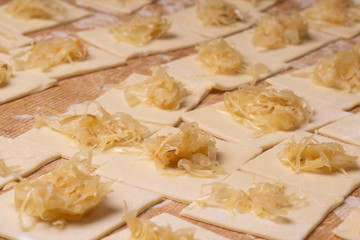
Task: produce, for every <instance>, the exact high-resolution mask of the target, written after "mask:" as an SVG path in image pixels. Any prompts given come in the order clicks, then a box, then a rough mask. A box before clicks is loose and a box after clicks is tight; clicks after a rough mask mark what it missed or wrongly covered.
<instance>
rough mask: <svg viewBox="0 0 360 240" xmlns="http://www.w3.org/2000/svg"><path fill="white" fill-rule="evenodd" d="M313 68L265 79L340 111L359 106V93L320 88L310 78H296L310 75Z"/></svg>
mask: <svg viewBox="0 0 360 240" xmlns="http://www.w3.org/2000/svg"><path fill="white" fill-rule="evenodd" d="M313 69H314V67H313V66H312V67H308V68H305V69H301V70H297V71H293V72H290V73H286V74H282V75H279V76H276V77H272V78H269V79H266V81H267V82H269V83H271V84H277V85H282V86H284V87H286V88H289V89H292V90H293V91H296V92H301V94H302V95H304V96H306V98H314V99H316V100H317V101H320V102H322V103H324V104H327V105H331V106H333V107H336V108H340V109H342V110H349V109H352V108H353V107H355V106H356V105H359V104H360V92H357V93H347V92H343V91H340V90H338V89H335V88H329V87H325V86H320V85H317V84H315V83H313V82H312V79H311V76H309V77H298V75H299V74H305V73H309V75H311V73H312V71H313ZM296 75H297V76H296Z"/></svg>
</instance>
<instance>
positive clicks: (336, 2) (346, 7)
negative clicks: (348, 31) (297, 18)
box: [305, 0, 360, 26]
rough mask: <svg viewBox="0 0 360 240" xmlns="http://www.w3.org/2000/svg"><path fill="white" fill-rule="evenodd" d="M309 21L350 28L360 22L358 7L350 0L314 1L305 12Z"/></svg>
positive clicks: (359, 9)
mask: <svg viewBox="0 0 360 240" xmlns="http://www.w3.org/2000/svg"><path fill="white" fill-rule="evenodd" d="M305 17H306V18H307V19H309V20H319V21H323V22H326V23H329V24H338V25H344V26H351V25H353V24H354V23H356V22H359V21H360V6H359V5H358V4H355V3H354V2H353V1H352V0H316V1H315V2H314V3H313V4H312V5H311V6H310V7H309V8H308V9H307V10H306V11H305Z"/></svg>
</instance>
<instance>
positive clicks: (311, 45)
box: [226, 29, 338, 62]
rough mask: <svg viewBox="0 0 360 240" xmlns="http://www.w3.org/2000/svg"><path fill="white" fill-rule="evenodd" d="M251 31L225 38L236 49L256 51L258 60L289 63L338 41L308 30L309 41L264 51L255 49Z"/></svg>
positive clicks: (333, 37)
mask: <svg viewBox="0 0 360 240" xmlns="http://www.w3.org/2000/svg"><path fill="white" fill-rule="evenodd" d="M252 35H253V30H247V31H244V32H242V33H238V34H235V35H232V36H230V37H227V38H226V40H227V41H228V42H229V43H230V44H232V45H234V46H235V48H238V49H241V50H242V49H244V50H246V49H251V50H254V49H255V50H256V51H257V52H258V53H259V55H258V57H259V59H261V58H262V56H264V57H266V58H268V59H276V60H277V61H283V62H290V61H291V60H294V59H296V58H299V57H301V56H303V55H305V54H307V53H309V52H311V51H314V50H316V49H318V48H320V47H322V46H324V45H326V44H328V43H330V42H333V41H335V40H337V39H338V37H335V36H332V35H329V34H325V33H322V32H318V31H316V30H313V29H309V39H307V40H304V41H303V42H302V43H301V44H299V45H286V46H285V47H283V48H278V49H264V48H257V47H255V46H254V45H253V44H252V42H251V41H252Z"/></svg>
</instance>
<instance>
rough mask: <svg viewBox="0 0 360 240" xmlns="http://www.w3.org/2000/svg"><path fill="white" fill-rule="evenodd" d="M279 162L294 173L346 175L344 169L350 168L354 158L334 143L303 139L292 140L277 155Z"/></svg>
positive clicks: (311, 138) (309, 138)
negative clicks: (323, 171)
mask: <svg viewBox="0 0 360 240" xmlns="http://www.w3.org/2000/svg"><path fill="white" fill-rule="evenodd" d="M278 156H279V159H280V161H281V162H282V163H283V164H285V165H288V166H290V167H291V169H292V170H293V171H295V172H299V171H317V170H323V169H327V170H329V171H330V172H332V171H333V170H338V171H340V172H342V173H344V174H346V172H345V169H346V168H348V167H350V166H352V165H353V164H354V162H355V160H356V159H357V157H356V156H350V155H348V154H346V152H345V150H344V147H343V146H342V145H341V144H339V143H335V142H323V143H320V142H319V141H317V140H315V139H314V138H313V137H304V138H302V139H301V140H300V141H296V140H295V139H294V138H292V139H291V141H290V142H289V143H287V144H286V145H285V148H284V149H283V150H282V151H281V152H279V154H278Z"/></svg>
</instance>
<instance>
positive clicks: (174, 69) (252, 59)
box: [165, 49, 290, 91]
mask: <svg viewBox="0 0 360 240" xmlns="http://www.w3.org/2000/svg"><path fill="white" fill-rule="evenodd" d="M238 51H239V52H240V53H241V54H242V52H243V51H242V49H238ZM244 52H245V54H242V56H243V58H244V61H245V63H246V64H248V65H250V66H251V65H253V64H256V63H263V64H265V65H266V66H267V67H268V68H269V70H270V71H269V72H268V73H264V74H260V76H259V79H258V80H262V79H264V78H266V77H269V76H270V75H273V74H275V73H278V72H281V71H284V70H286V69H287V68H288V67H290V66H289V65H288V64H285V63H283V62H279V61H276V60H274V59H273V58H267V57H266V56H262V57H261V58H259V54H258V53H257V52H256V51H255V50H254V51H253V52H251V50H250V51H244ZM196 58H197V54H194V55H190V56H187V57H184V58H180V59H178V60H175V61H171V62H169V63H167V64H166V65H165V66H167V67H168V68H167V72H168V73H169V74H170V75H172V76H174V77H175V78H179V79H184V81H186V80H187V81H190V82H208V83H210V84H211V85H212V87H213V88H215V89H218V90H223V91H228V90H233V89H236V88H237V87H239V86H240V85H243V84H247V83H252V82H253V81H254V80H253V77H252V76H251V75H248V74H240V73H239V74H233V75H232V74H216V73H212V72H211V71H209V70H208V69H206V67H204V66H202V63H201V62H200V61H198V60H196Z"/></svg>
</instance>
